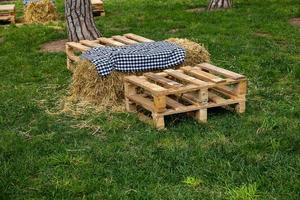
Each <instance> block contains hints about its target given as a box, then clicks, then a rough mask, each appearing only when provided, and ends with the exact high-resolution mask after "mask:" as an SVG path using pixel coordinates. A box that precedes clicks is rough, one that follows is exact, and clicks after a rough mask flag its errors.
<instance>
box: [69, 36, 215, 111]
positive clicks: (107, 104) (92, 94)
mask: <svg viewBox="0 0 300 200" xmlns="http://www.w3.org/2000/svg"><path fill="white" fill-rule="evenodd" d="M167 41H169V42H173V43H175V44H177V45H179V46H181V47H182V48H184V49H185V51H186V57H185V62H184V64H180V65H178V66H174V67H172V68H178V67H180V66H182V65H195V64H199V63H202V62H209V61H210V55H209V53H208V51H207V50H206V49H205V48H204V47H203V46H201V45H200V44H197V43H195V42H192V41H190V40H187V39H176V38H172V39H168V40H167ZM160 71H161V70H160ZM133 74H135V75H141V74H142V72H138V73H122V72H116V71H115V72H112V73H111V74H110V75H108V76H99V74H98V72H97V70H96V66H95V65H94V64H92V63H91V62H89V61H87V60H81V61H79V62H78V63H77V64H76V67H75V70H74V73H73V77H72V82H71V85H70V90H69V95H70V96H68V97H67V98H66V99H65V101H68V104H70V102H73V103H74V104H76V103H78V102H89V103H90V104H93V105H94V106H96V107H97V109H95V110H98V111H104V110H112V111H123V110H125V109H124V104H123V100H124V91H123V78H124V77H125V76H128V75H133Z"/></svg>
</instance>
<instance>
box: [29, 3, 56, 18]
mask: <svg viewBox="0 0 300 200" xmlns="http://www.w3.org/2000/svg"><path fill="white" fill-rule="evenodd" d="M56 19H57V12H56V8H55V5H54V4H53V3H52V2H51V1H50V0H41V1H36V2H31V3H29V4H28V5H27V6H26V7H25V11H24V21H25V23H46V22H50V21H55V20H56Z"/></svg>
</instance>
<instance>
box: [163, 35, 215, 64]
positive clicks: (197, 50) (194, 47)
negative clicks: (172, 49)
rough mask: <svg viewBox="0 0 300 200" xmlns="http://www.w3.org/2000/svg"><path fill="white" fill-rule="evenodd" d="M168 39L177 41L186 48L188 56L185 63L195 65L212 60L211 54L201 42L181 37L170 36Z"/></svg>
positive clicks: (176, 42) (168, 40)
mask: <svg viewBox="0 0 300 200" xmlns="http://www.w3.org/2000/svg"><path fill="white" fill-rule="evenodd" d="M166 41H167V42H172V43H175V44H177V45H179V46H181V47H182V48H184V49H185V51H186V56H185V61H184V63H183V65H189V66H194V65H197V64H199V63H203V62H210V54H209V52H208V51H207V50H206V49H205V47H204V46H203V45H201V44H198V43H196V42H193V41H191V40H188V39H181V38H169V39H167V40H166Z"/></svg>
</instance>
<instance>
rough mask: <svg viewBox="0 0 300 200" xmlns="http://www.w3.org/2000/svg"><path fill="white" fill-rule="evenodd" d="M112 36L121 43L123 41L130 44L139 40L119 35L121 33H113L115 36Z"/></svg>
mask: <svg viewBox="0 0 300 200" xmlns="http://www.w3.org/2000/svg"><path fill="white" fill-rule="evenodd" d="M112 38H113V39H114V40H116V41H118V42H121V43H124V44H129V45H132V44H138V43H139V42H137V41H134V40H131V39H129V38H127V37H124V36H121V35H115V36H112Z"/></svg>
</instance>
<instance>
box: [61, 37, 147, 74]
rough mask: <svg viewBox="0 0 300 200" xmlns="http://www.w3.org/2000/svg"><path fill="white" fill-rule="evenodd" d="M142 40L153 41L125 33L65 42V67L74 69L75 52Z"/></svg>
mask: <svg viewBox="0 0 300 200" xmlns="http://www.w3.org/2000/svg"><path fill="white" fill-rule="evenodd" d="M143 42H153V40H150V39H148V38H145V37H142V36H139V35H136V34H132V33H127V34H124V35H123V36H121V35H115V36H112V37H111V38H105V37H101V38H97V39H96V40H81V41H80V42H67V43H66V54H67V68H68V69H69V70H70V71H73V70H74V65H73V64H74V62H78V61H79V60H80V58H79V56H78V55H77V53H78V52H79V53H82V52H85V51H87V50H89V49H91V48H93V47H103V46H124V45H132V44H137V43H143Z"/></svg>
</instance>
